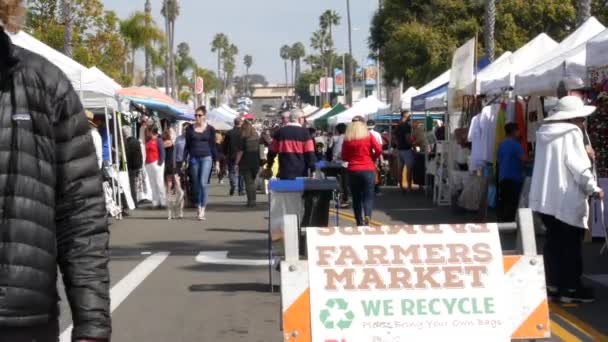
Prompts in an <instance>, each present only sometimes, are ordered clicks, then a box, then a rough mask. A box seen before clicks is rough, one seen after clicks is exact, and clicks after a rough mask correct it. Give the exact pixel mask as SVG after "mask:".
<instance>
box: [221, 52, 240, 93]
mask: <svg viewBox="0 0 608 342" xmlns="http://www.w3.org/2000/svg"><path fill="white" fill-rule="evenodd" d="M238 54H239V48H238V47H237V46H236V45H234V44H230V45H229V46H228V47H227V48H225V49H224V51H223V54H222V58H223V60H224V79H225V80H226V89H228V88H230V87H231V86H232V79H233V76H234V70H235V69H236V62H235V57H236V56H237V55H238Z"/></svg>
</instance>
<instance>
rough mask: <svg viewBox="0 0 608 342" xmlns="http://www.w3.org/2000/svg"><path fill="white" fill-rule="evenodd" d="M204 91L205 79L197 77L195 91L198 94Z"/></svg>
mask: <svg viewBox="0 0 608 342" xmlns="http://www.w3.org/2000/svg"><path fill="white" fill-rule="evenodd" d="M204 91H205V80H204V79H203V78H202V77H200V76H198V77H197V78H196V85H195V86H194V92H195V93H196V94H197V95H200V94H202V93H203V92H204Z"/></svg>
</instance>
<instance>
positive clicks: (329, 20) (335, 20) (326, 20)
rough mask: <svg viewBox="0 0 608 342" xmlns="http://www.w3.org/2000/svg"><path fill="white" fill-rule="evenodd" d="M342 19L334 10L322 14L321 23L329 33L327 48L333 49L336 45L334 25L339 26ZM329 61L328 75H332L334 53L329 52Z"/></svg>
mask: <svg viewBox="0 0 608 342" xmlns="http://www.w3.org/2000/svg"><path fill="white" fill-rule="evenodd" d="M341 20H342V18H341V17H340V15H339V14H338V13H337V12H336V11H333V10H327V11H325V12H323V14H322V15H321V17H320V18H319V23H320V24H321V30H323V31H326V32H327V33H328V35H327V37H328V42H326V47H327V50H330V51H331V50H332V47H333V45H334V43H333V42H334V35H333V27H334V26H338V25H340V21H341ZM327 57H328V59H329V60H328V61H327V69H328V70H327V74H326V75H330V74H332V71H331V70H330V69H331V66H332V65H333V64H334V63H333V54H329V55H328V56H327Z"/></svg>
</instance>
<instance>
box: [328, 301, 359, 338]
mask: <svg viewBox="0 0 608 342" xmlns="http://www.w3.org/2000/svg"><path fill="white" fill-rule="evenodd" d="M319 319H320V320H321V323H323V325H324V326H325V329H336V328H337V329H340V330H345V329H348V328H350V326H351V325H352V323H353V320H354V319H355V314H354V313H353V312H352V311H350V310H348V303H347V302H346V301H345V300H344V299H342V298H335V299H329V300H328V301H327V303H326V304H325V309H323V310H321V313H320V315H319Z"/></svg>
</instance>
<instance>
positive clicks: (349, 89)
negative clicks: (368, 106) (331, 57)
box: [344, 0, 354, 107]
mask: <svg viewBox="0 0 608 342" xmlns="http://www.w3.org/2000/svg"><path fill="white" fill-rule="evenodd" d="M346 15H347V18H348V77H346V75H347V74H346V72H345V73H344V75H345V78H346V81H348V82H346V83H347V87H346V102H347V103H348V105H349V106H350V107H352V105H353V81H354V73H353V38H352V25H351V21H350V0H346ZM345 71H346V70H345Z"/></svg>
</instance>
